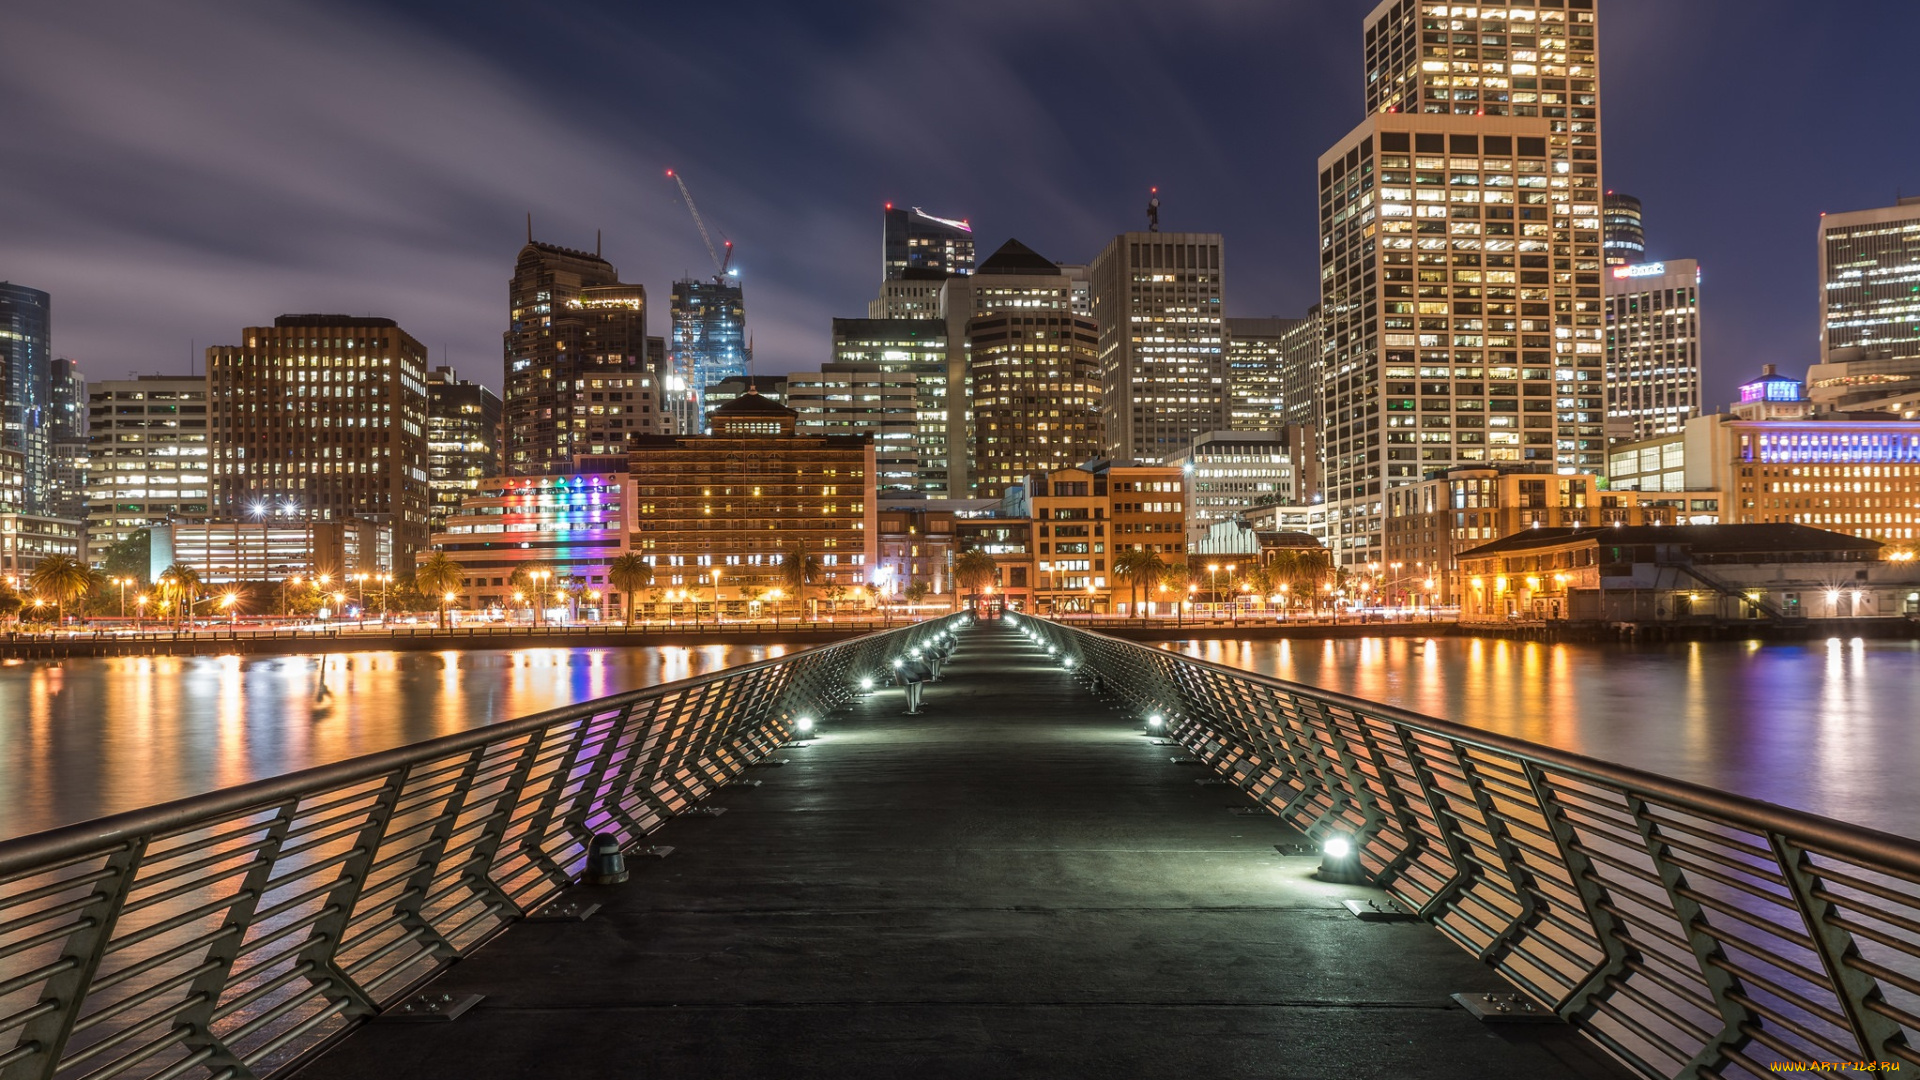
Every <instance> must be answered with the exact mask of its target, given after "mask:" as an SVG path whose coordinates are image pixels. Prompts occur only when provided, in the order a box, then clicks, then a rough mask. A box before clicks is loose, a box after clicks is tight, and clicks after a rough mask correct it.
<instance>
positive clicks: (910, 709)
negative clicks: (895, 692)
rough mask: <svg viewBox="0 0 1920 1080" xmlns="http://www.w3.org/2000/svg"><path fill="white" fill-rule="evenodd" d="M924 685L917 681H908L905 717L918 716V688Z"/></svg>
mask: <svg viewBox="0 0 1920 1080" xmlns="http://www.w3.org/2000/svg"><path fill="white" fill-rule="evenodd" d="M924 685H926V684H925V683H923V682H921V681H920V680H919V679H910V681H908V683H907V715H908V716H919V715H920V688H921V687H922V686H924Z"/></svg>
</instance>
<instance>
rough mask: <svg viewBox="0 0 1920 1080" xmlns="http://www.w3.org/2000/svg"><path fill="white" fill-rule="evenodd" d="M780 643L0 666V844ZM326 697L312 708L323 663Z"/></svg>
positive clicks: (783, 650) (694, 670)
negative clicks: (29, 833) (24, 834)
mask: <svg viewBox="0 0 1920 1080" xmlns="http://www.w3.org/2000/svg"><path fill="white" fill-rule="evenodd" d="M794 651H797V647H793V646H784V645H764V646H762V645H755V646H739V645H707V646H701V647H698V648H686V647H657V648H634V649H612V648H606V649H527V650H516V651H511V652H508V651H478V652H440V653H419V652H364V653H343V654H339V655H335V656H328V657H316V656H263V657H243V656H218V657H165V656H152V657H115V658H110V659H86V660H66V661H57V662H53V661H47V662H30V663H22V662H18V661H15V662H8V663H4V664H0V837H7V836H18V835H20V834H23V833H28V832H37V831H39V830H41V829H47V828H51V827H53V826H55V825H60V824H65V823H68V822H73V821H83V820H86V819H88V818H92V817H98V816H100V815H102V814H110V813H116V812H119V811H122V810H131V809H135V808H138V807H142V806H149V805H152V804H154V803H159V802H165V801H167V800H169V799H175V798H179V797H181V796H185V795H191V794H194V793H197V792H201V791H209V790H213V789H216V788H222V787H228V786H231V785H234V784H240V783H245V782H246V781H249V780H257V779H260V778H262V777H266V776H275V775H279V774H281V773H286V772H293V771H295V770H298V769H304V768H307V767H309V766H313V765H323V764H326V763H328V762H332V761H339V760H342V759H344V758H350V757H356V756H358V755H361V754H368V753H373V752H375V751H378V750H386V749H390V748H392V747H395V746H402V745H406V744H408V743H415V742H420V741H422V740H425V739H431V738H435V737H437V736H441V735H447V734H451V733H453V732H457V731H465V730H467V729H468V728H473V727H479V726H481V725H483V724H492V723H498V722H500V721H503V720H512V719H515V718H517V717H521V716H527V715H530V714H532V713H537V712H542V711H544V710H547V709H553V708H559V707H560V706H563V705H570V704H574V703H576V702H582V701H588V700H591V699H593V698H597V697H605V696H606V695H608V694H616V693H620V692H622V691H625V690H633V689H637V688H640V687H644V686H654V685H657V684H659V683H663V682H672V681H674V680H676V679H686V678H691V677H693V676H695V675H700V674H704V673H706V672H709V671H715V670H718V669H720V668H725V667H733V666H735V665H739V664H744V663H749V662H751V661H754V660H761V659H766V658H770V657H777V656H784V655H786V654H787V653H789V652H794ZM322 660H324V661H325V663H326V672H325V676H324V680H325V687H326V690H327V691H328V695H327V696H326V697H325V698H324V699H322V700H316V699H317V698H320V696H321V695H320V688H321V682H322V676H321V671H320V665H321V662H322Z"/></svg>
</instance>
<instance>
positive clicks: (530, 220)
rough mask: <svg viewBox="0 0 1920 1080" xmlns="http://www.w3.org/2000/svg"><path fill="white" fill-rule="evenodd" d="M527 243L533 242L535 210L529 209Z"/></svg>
mask: <svg viewBox="0 0 1920 1080" xmlns="http://www.w3.org/2000/svg"><path fill="white" fill-rule="evenodd" d="M527 243H529V244H531V243H533V211H531V210H529V211H527Z"/></svg>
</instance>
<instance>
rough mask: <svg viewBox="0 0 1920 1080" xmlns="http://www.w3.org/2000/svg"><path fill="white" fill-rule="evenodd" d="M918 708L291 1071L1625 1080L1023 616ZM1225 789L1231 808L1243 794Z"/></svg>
mask: <svg viewBox="0 0 1920 1080" xmlns="http://www.w3.org/2000/svg"><path fill="white" fill-rule="evenodd" d="M945 676H946V677H945V678H944V680H943V681H941V682H939V683H936V684H933V685H931V686H929V687H928V688H927V694H926V702H925V709H924V713H923V715H921V716H917V717H909V716H905V715H902V713H903V711H904V708H905V704H904V699H903V697H902V695H901V694H900V693H899V692H898V691H885V692H881V693H877V694H874V695H872V696H871V697H870V698H868V699H867V700H866V701H864V702H863V703H861V704H859V705H856V706H854V707H853V708H852V709H851V710H848V711H842V712H839V713H836V714H834V715H833V716H832V717H830V718H829V719H828V720H827V722H826V723H824V724H823V725H822V726H821V730H820V732H819V733H818V735H817V737H816V738H814V739H813V740H812V741H811V742H810V743H809V744H808V745H806V746H803V747H802V746H797V747H793V748H791V749H788V750H784V751H782V752H781V753H780V754H779V755H778V756H779V757H781V758H785V759H786V760H787V761H788V762H789V763H788V764H787V765H785V766H784V767H779V768H762V769H755V770H752V772H751V773H750V774H749V775H750V776H751V777H752V778H753V779H757V780H760V781H763V783H762V785H761V786H760V787H757V788H751V787H731V788H727V789H725V790H723V791H722V792H721V793H720V794H719V795H717V796H716V797H715V798H714V799H712V800H711V801H710V805H720V806H724V807H725V808H726V811H727V812H726V814H725V815H724V816H721V817H690V818H680V819H676V820H675V821H674V822H672V823H671V824H669V825H668V826H667V827H665V828H664V829H662V830H661V831H660V832H659V833H657V834H655V836H654V837H653V838H651V839H652V841H653V842H656V843H660V844H671V845H673V847H674V849H675V850H674V852H673V854H672V855H671V856H670V857H668V858H666V859H664V860H653V859H647V858H639V859H635V860H633V862H632V868H633V871H634V873H633V879H632V880H631V881H630V882H628V883H627V884H624V885H619V886H610V887H604V888H581V889H578V890H576V891H575V892H574V893H572V894H569V895H570V897H578V898H585V899H590V900H593V901H598V902H599V903H601V904H603V905H605V906H604V907H603V908H602V909H601V910H600V912H599V913H597V914H596V915H594V916H593V917H592V918H591V919H589V920H588V921H586V922H584V923H527V924H523V925H519V926H515V927H514V928H512V929H511V930H509V931H508V932H507V933H506V934H504V935H502V936H501V937H500V938H499V939H497V940H495V941H494V942H493V943H491V944H489V945H487V946H486V947H485V948H483V949H481V950H480V951H479V952H478V953H477V954H475V955H474V956H473V957H472V958H470V959H468V960H466V961H464V962H462V963H460V964H459V965H457V966H456V967H454V968H453V969H452V970H451V971H449V972H448V974H447V975H446V976H444V977H443V978H442V979H441V980H440V981H439V982H438V983H436V984H435V985H434V987H433V989H434V990H435V991H443V992H448V993H453V994H456V995H457V994H464V993H479V994H484V995H485V1000H484V1001H482V1002H481V1003H480V1004H479V1005H478V1006H476V1007H475V1008H474V1009H473V1010H472V1011H471V1012H469V1013H468V1014H467V1015H466V1016H464V1017H463V1018H461V1019H459V1020H457V1021H454V1022H452V1023H445V1024H425V1025H419V1024H378V1023H376V1024H372V1025H369V1026H366V1027H364V1028H361V1029H360V1030H358V1031H356V1032H354V1033H353V1034H352V1035H350V1036H349V1037H348V1038H347V1039H346V1040H345V1041H344V1042H343V1043H341V1044H340V1045H339V1046H338V1047H336V1048H335V1049H334V1050H332V1051H331V1052H330V1053H328V1054H327V1055H325V1056H323V1057H322V1058H320V1059H319V1060H318V1061H316V1062H315V1063H313V1064H312V1065H310V1066H308V1067H307V1068H306V1069H305V1070H304V1071H303V1072H302V1073H301V1074H300V1075H301V1078H302V1080H370V1078H375V1077H417V1078H425V1080H438V1078H449V1080H451V1078H461V1080H493V1078H505V1077H514V1078H519V1077H529V1078H531V1077H566V1078H575V1080H598V1078H602V1077H605V1078H613V1077H620V1078H628V1077H648V1078H679V1077H699V1078H714V1077H781V1078H794V1080H804V1078H812V1077H821V1078H826V1077H832V1078H836V1080H848V1078H865V1077H874V1078H878V1077H886V1078H890V1080H900V1078H906V1080H935V1078H945V1077H1048V1078H1064V1077H1101V1078H1126V1077H1180V1078H1182V1080H1212V1078H1233V1077H1260V1078H1264V1080H1272V1078H1282V1077H1300V1078H1309V1077H1311V1078H1316V1080H1318V1078H1328V1077H1339V1078H1348V1077H1396V1078H1398V1077H1414V1078H1419V1077H1434V1078H1453V1077H1462V1078H1465V1077H1473V1078H1483V1077H1526V1078H1548V1080H1551V1078H1558V1077H1579V1078H1601V1077H1605V1078H1608V1080H1613V1078H1616V1077H1620V1076H1622V1075H1624V1074H1623V1073H1622V1072H1620V1071H1619V1070H1617V1069H1616V1068H1615V1067H1614V1066H1613V1065H1611V1064H1610V1063H1609V1062H1607V1061H1606V1059H1604V1057H1603V1055H1601V1054H1600V1053H1599V1051H1597V1050H1595V1049H1593V1048H1591V1047H1590V1046H1589V1044H1587V1043H1586V1042H1585V1041H1584V1040H1582V1039H1581V1038H1580V1037H1579V1036H1578V1035H1577V1034H1575V1033H1574V1032H1573V1031H1572V1030H1571V1029H1569V1028H1566V1027H1562V1026H1557V1025H1552V1026H1543V1027H1525V1026H1522V1027H1500V1028H1495V1027H1488V1026H1486V1025H1483V1024H1481V1023H1480V1022H1479V1021H1476V1020H1474V1019H1473V1018H1472V1017H1471V1016H1469V1015H1468V1014H1467V1013H1466V1012H1465V1011H1464V1010H1462V1009H1461V1008H1459V1007H1458V1006H1456V1005H1454V1004H1453V1002H1452V1001H1451V1000H1450V998H1449V995H1450V994H1452V993H1454V992H1461V991H1503V990H1507V989H1509V988H1508V987H1506V986H1505V985H1504V984H1503V983H1502V982H1501V980H1500V979H1499V978H1498V977H1497V976H1495V975H1493V974H1492V973H1491V972H1489V971H1487V970H1486V969H1485V968H1483V967H1482V966H1481V965H1480V964H1479V963H1477V962H1476V961H1475V960H1474V959H1473V958H1472V957H1471V956H1468V955H1467V954H1466V953H1464V952H1462V951H1461V950H1460V949H1459V948H1458V947H1457V946H1455V945H1453V944H1452V943H1450V942H1448V941H1447V940H1445V939H1444V938H1442V937H1441V935H1440V933H1439V932H1438V931H1436V930H1434V929H1432V928H1431V927H1429V926H1426V925H1425V924H1419V923H1413V924H1405V923H1403V924H1383V923H1363V922H1361V921H1359V920H1358V919H1356V918H1354V917H1353V916H1352V915H1350V914H1349V913H1348V912H1347V911H1346V910H1345V909H1344V908H1342V907H1340V906H1339V901H1340V900H1341V899H1344V898H1349V897H1364V896H1378V895H1379V894H1378V893H1375V892H1372V891H1370V890H1367V889H1364V888H1359V887H1352V886H1339V885H1328V884H1324V883H1321V882H1319V881H1316V880H1314V878H1313V877H1312V874H1313V871H1314V869H1315V867H1316V866H1317V861H1316V860H1314V859H1311V858H1300V857H1294V858H1286V857H1282V856H1281V855H1279V854H1278V853H1277V852H1276V850H1275V845H1276V844H1278V843H1284V842H1287V841H1290V840H1298V839H1299V837H1298V834H1295V833H1293V832H1291V831H1290V830H1288V829H1287V828H1285V827H1284V826H1282V825H1281V824H1280V822H1279V821H1278V819H1276V818H1274V817H1272V816H1270V815H1264V814H1263V815H1260V816H1257V817H1244V816H1237V815H1235V814H1234V813H1232V812H1231V809H1230V808H1233V807H1237V806H1244V805H1250V802H1249V801H1248V800H1246V799H1245V797H1244V796H1242V795H1240V794H1239V793H1238V792H1236V791H1234V790H1233V789H1231V788H1220V787H1202V786H1200V785H1197V784H1196V783H1195V782H1194V781H1195V780H1196V779H1197V778H1199V777H1200V776H1201V775H1202V773H1201V772H1200V771H1199V770H1197V769H1195V768H1194V767H1192V766H1181V765H1176V764H1173V763H1172V762H1171V761H1170V758H1171V757H1173V756H1175V755H1178V754H1180V753H1181V751H1180V750H1179V749H1178V748H1169V747H1166V746H1159V745H1155V743H1154V740H1151V739H1149V738H1147V737H1145V736H1143V735H1142V734H1141V732H1140V729H1139V726H1138V723H1137V718H1135V717H1132V716H1129V715H1126V714H1123V713H1120V712H1116V711H1114V710H1113V709H1111V708H1109V707H1108V706H1107V705H1106V704H1104V703H1102V702H1100V701H1097V700H1096V699H1094V698H1093V697H1091V696H1090V695H1089V694H1088V693H1087V692H1086V691H1085V690H1084V688H1082V687H1081V686H1079V685H1076V684H1075V683H1074V682H1073V681H1072V680H1070V678H1069V677H1068V676H1067V674H1066V673H1064V672H1062V671H1061V670H1059V668H1058V667H1057V666H1056V665H1053V664H1050V663H1047V662H1046V660H1045V657H1044V655H1043V654H1042V653H1040V652H1039V651H1038V650H1035V649H1034V648H1033V647H1032V646H1030V645H1028V644H1027V642H1026V641H1025V639H1024V638H1022V637H1020V636H1019V635H1018V634H1017V633H1015V632H1013V631H1011V630H1009V629H1006V628H1003V627H1001V626H999V625H997V624H987V625H983V626H980V627H979V628H977V629H975V630H973V631H970V632H968V633H966V634H963V635H962V637H961V644H960V648H959V652H958V653H957V655H956V656H955V657H954V659H953V660H952V661H951V662H950V663H949V664H948V665H947V669H946V672H945ZM1236 800H1238V802H1236Z"/></svg>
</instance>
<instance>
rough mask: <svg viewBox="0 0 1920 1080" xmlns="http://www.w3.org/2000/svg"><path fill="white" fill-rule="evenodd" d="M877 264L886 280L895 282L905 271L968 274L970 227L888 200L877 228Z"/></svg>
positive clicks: (971, 247)
mask: <svg viewBox="0 0 1920 1080" xmlns="http://www.w3.org/2000/svg"><path fill="white" fill-rule="evenodd" d="M881 264H882V265H881V273H882V277H883V278H884V279H885V280H887V281H897V280H899V279H900V278H901V277H902V276H904V275H905V274H906V272H907V271H909V270H930V271H933V272H935V273H939V274H971V273H973V226H972V225H970V224H968V223H967V222H966V221H963V220H955V219H953V218H942V217H934V216H933V215H932V214H929V213H927V212H926V211H925V210H922V209H920V208H919V207H917V206H916V207H913V208H911V209H908V208H906V207H898V206H895V205H893V204H892V203H888V204H887V210H886V218H885V225H884V227H883V228H882V230H881Z"/></svg>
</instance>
